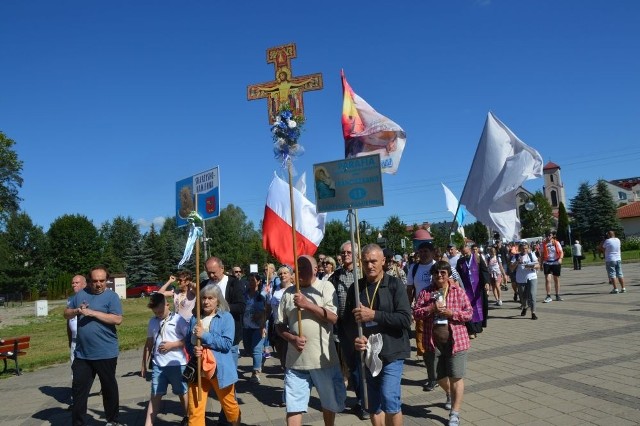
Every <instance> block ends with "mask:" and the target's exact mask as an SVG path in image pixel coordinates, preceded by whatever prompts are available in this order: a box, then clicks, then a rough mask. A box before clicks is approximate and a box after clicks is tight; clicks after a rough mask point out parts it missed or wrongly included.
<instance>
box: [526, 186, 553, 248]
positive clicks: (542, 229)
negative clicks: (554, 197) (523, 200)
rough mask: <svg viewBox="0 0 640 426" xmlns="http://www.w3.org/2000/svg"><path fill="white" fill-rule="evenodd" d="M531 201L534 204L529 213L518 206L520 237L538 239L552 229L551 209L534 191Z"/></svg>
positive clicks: (546, 201)
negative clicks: (520, 226)
mask: <svg viewBox="0 0 640 426" xmlns="http://www.w3.org/2000/svg"><path fill="white" fill-rule="evenodd" d="M531 201H533V204H535V208H534V209H533V210H531V211H528V210H527V209H525V208H524V206H520V223H521V225H522V228H521V229H520V236H522V237H523V238H527V237H539V236H541V235H544V234H545V233H546V232H549V231H550V230H551V229H552V228H553V227H554V220H553V209H552V208H551V204H549V201H548V200H547V199H546V197H545V196H544V195H543V194H542V192H541V191H536V193H535V194H533V196H532V197H531Z"/></svg>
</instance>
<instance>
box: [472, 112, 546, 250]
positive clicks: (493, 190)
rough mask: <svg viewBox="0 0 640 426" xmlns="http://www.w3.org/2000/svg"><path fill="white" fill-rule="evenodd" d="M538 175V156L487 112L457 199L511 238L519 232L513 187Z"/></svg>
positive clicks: (515, 189)
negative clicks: (465, 178) (464, 181)
mask: <svg viewBox="0 0 640 426" xmlns="http://www.w3.org/2000/svg"><path fill="white" fill-rule="evenodd" d="M541 176H542V157H541V156H540V154H539V153H538V151H536V150H535V149H533V148H531V147H530V146H527V145H526V144H525V143H524V142H522V141H521V140H520V139H518V137H517V136H516V135H515V134H514V133H513V132H512V131H511V130H509V128H508V127H507V126H505V125H504V124H503V123H502V122H501V121H500V120H498V118H497V117H495V116H494V115H493V113H491V112H489V114H488V115H487V121H486V123H485V125H484V130H483V131H482V136H481V137H480V142H479V143H478V149H477V150H476V155H475V157H474V158H473V163H472V164H471V170H470V171H469V176H468V177H467V182H466V183H465V186H464V190H463V191H462V196H461V197H460V202H461V203H462V204H464V205H465V206H466V207H467V210H469V212H471V214H473V215H474V216H475V217H476V219H478V220H479V221H480V222H482V223H483V224H485V225H486V226H489V227H491V228H493V229H496V230H498V232H500V235H502V236H503V237H505V238H508V239H511V240H517V239H518V238H519V237H520V236H519V234H520V221H519V220H518V217H517V215H516V208H517V203H516V191H517V190H518V187H519V186H520V185H522V183H523V182H524V181H526V180H529V179H534V178H539V177H541Z"/></svg>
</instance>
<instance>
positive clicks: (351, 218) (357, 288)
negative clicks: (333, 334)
mask: <svg viewBox="0 0 640 426" xmlns="http://www.w3.org/2000/svg"><path fill="white" fill-rule="evenodd" d="M355 220H356V215H355V213H354V211H353V209H349V234H350V241H351V258H352V259H353V285H354V286H355V295H356V299H355V302H356V307H360V285H359V283H358V280H359V278H360V274H359V271H358V266H359V265H358V263H359V261H360V252H361V251H362V250H361V248H360V245H358V246H356V245H355V235H354V231H353V227H354V221H355ZM355 226H358V225H357V222H356V225H355ZM356 247H358V250H357V251H358V256H356V250H355V248H356ZM346 314H347V315H351V313H350V312H348V313H346ZM358 337H362V324H360V323H358ZM358 368H359V369H360V377H361V379H362V406H363V408H364V409H365V410H367V409H368V408H369V395H368V392H367V376H366V374H365V373H366V371H365V368H366V367H365V365H364V352H360V363H359V365H358Z"/></svg>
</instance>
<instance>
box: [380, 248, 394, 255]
mask: <svg viewBox="0 0 640 426" xmlns="http://www.w3.org/2000/svg"><path fill="white" fill-rule="evenodd" d="M382 254H383V255H384V257H393V250H391V249H390V248H386V249H384V250H382Z"/></svg>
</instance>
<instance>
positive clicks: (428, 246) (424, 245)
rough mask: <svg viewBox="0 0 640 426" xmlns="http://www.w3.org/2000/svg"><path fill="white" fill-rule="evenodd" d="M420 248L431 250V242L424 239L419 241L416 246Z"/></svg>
mask: <svg viewBox="0 0 640 426" xmlns="http://www.w3.org/2000/svg"><path fill="white" fill-rule="evenodd" d="M420 249H427V250H431V251H433V243H432V242H431V241H425V242H423V243H420V245H419V246H418V250H420Z"/></svg>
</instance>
